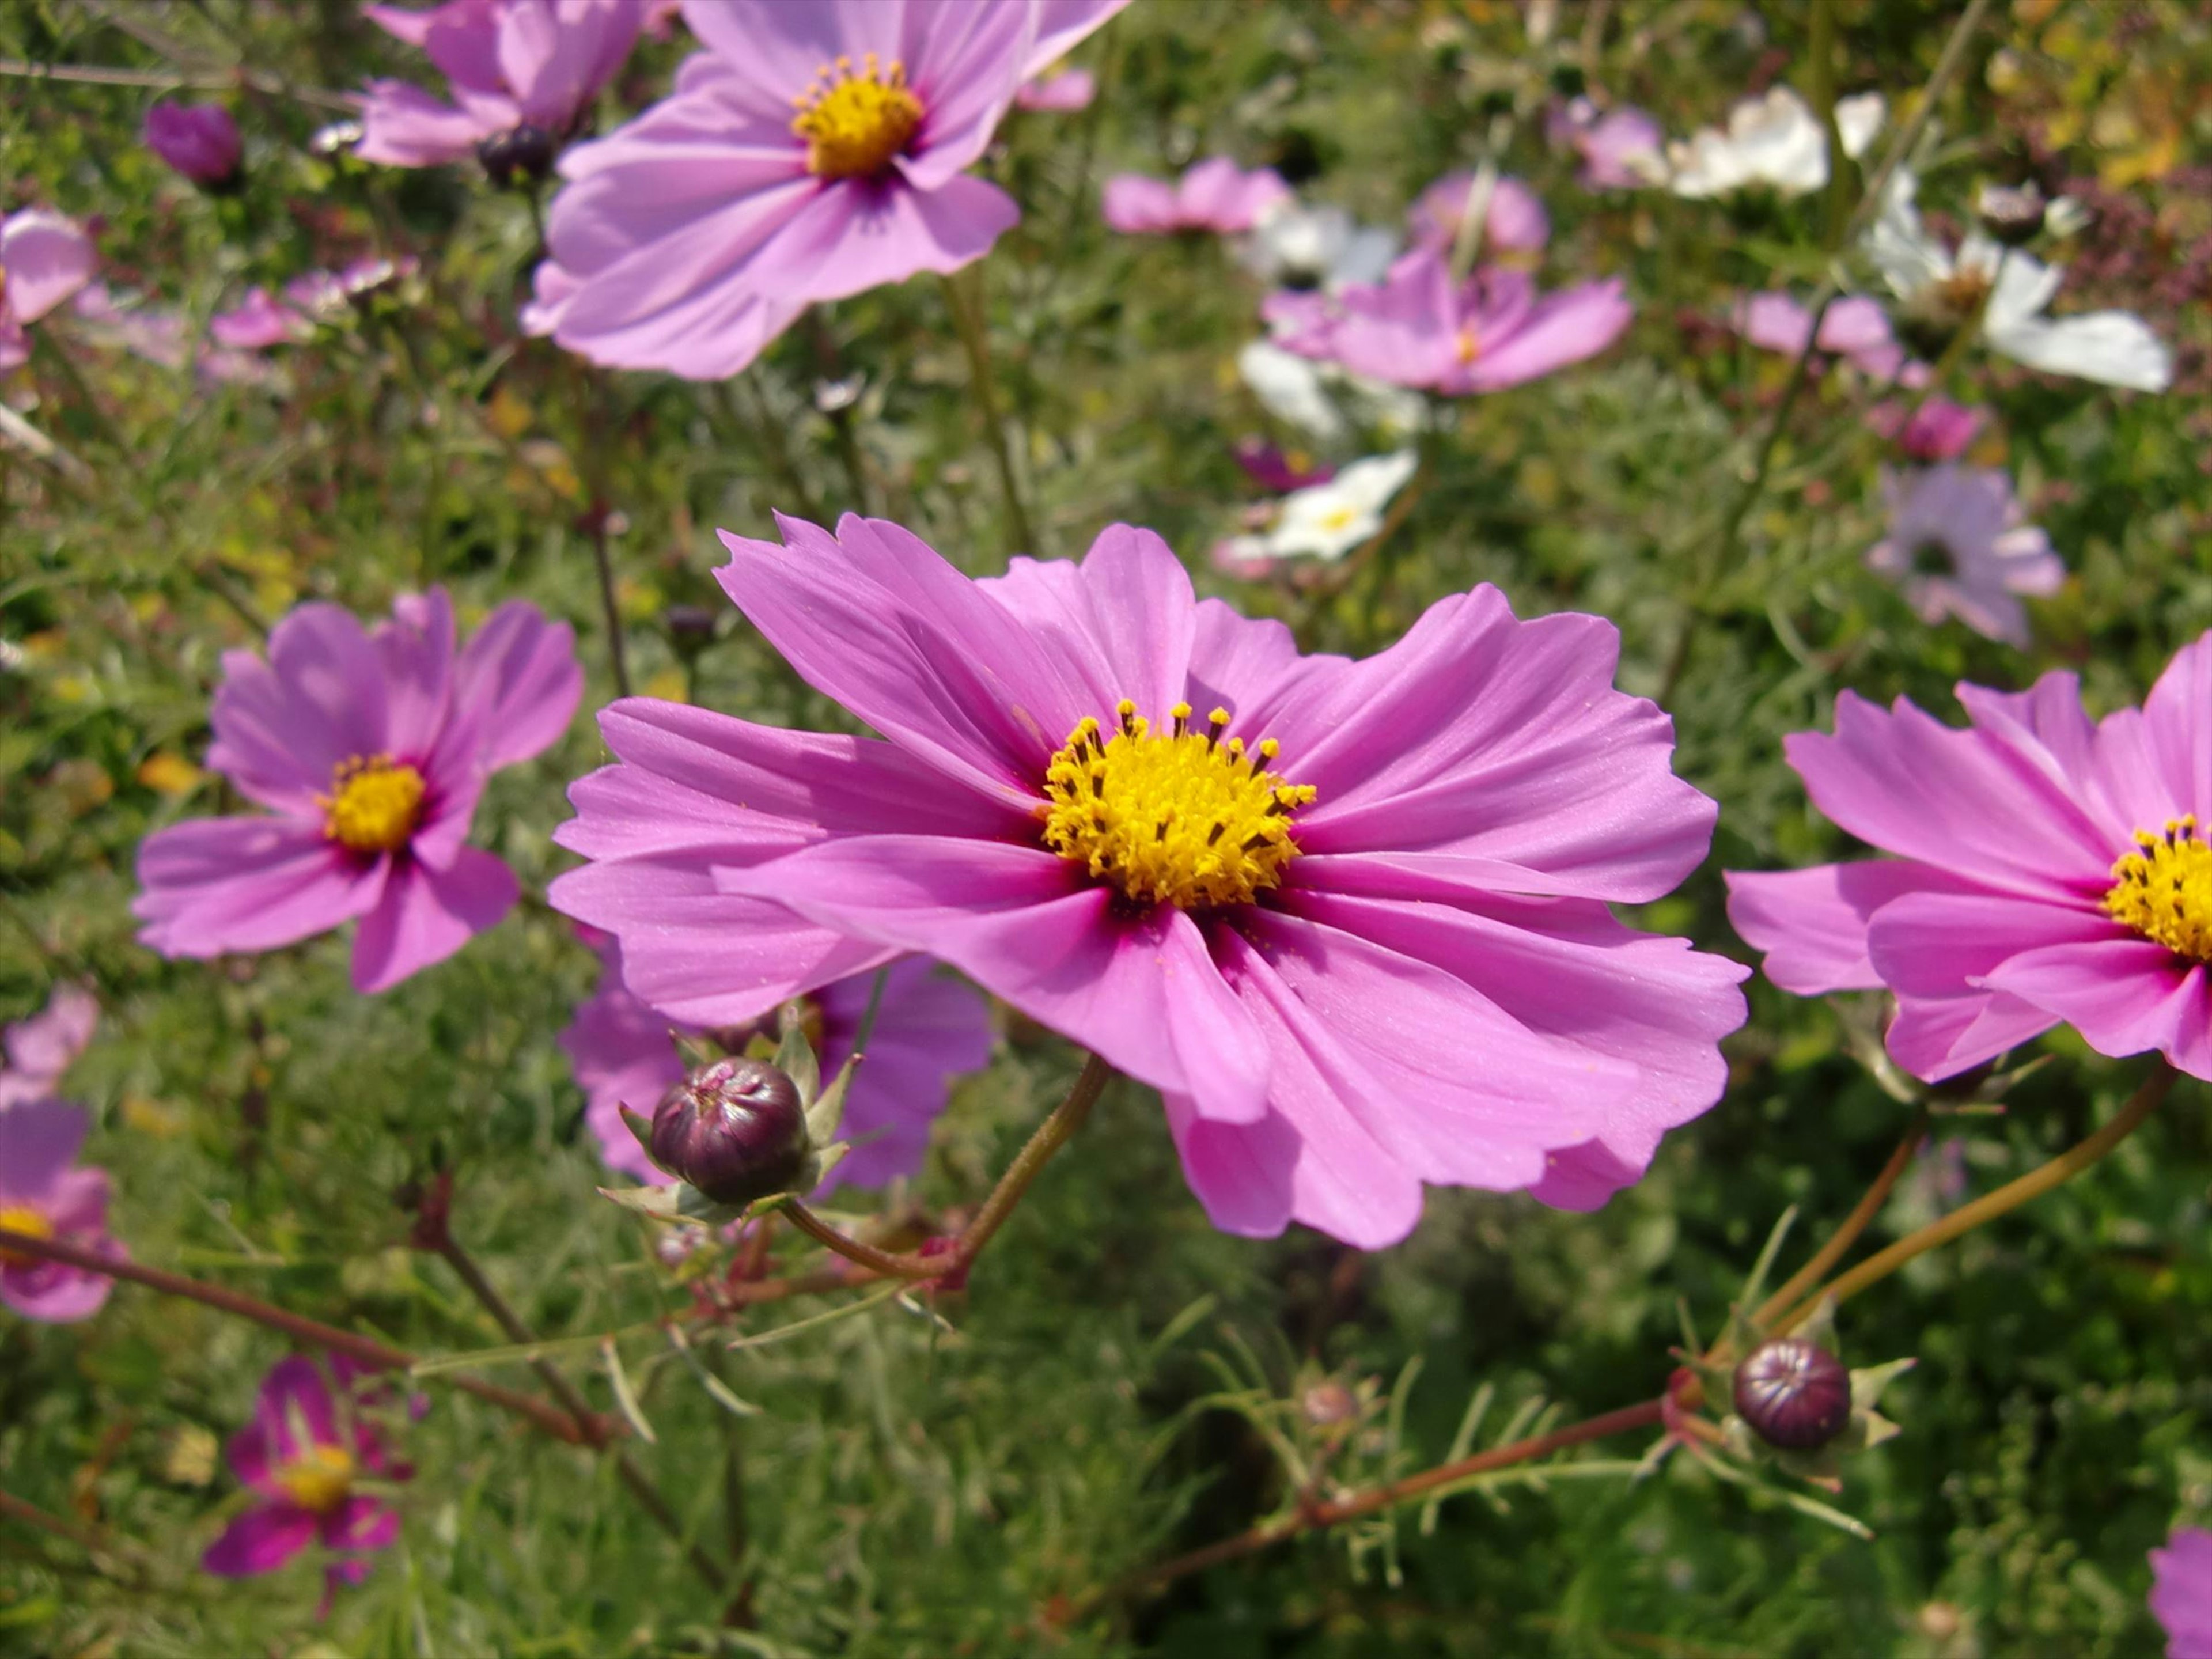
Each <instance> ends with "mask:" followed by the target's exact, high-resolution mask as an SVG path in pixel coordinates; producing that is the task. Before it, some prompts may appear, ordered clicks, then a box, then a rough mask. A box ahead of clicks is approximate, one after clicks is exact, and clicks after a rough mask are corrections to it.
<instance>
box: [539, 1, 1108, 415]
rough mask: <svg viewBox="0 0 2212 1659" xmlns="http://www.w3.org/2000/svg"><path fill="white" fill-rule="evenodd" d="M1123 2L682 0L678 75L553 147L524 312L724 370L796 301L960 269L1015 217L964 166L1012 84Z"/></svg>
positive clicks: (674, 368)
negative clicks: (551, 194) (542, 243)
mask: <svg viewBox="0 0 2212 1659" xmlns="http://www.w3.org/2000/svg"><path fill="white" fill-rule="evenodd" d="M1127 3H1128V0H974V3H970V4H965V5H959V6H944V5H929V4H926V3H922V0H872V3H867V4H848V5H838V6H813V5H805V6H800V5H787V4H783V3H781V0H690V3H689V4H688V5H687V7H686V9H685V12H684V15H685V18H686V20H687V21H689V22H690V25H691V29H692V32H693V33H695V34H696V35H697V36H698V37H699V38H700V40H702V41H703V42H704V43H705V44H706V45H707V46H708V51H706V52H701V53H699V54H698V55H696V57H693V58H690V59H689V60H688V61H687V62H686V63H685V64H684V66H683V68H682V69H681V70H678V73H677V77H676V89H675V91H674V93H673V94H671V96H669V97H668V98H667V99H665V100H663V101H662V102H660V103H659V104H656V105H655V106H653V108H651V109H649V110H647V111H646V112H645V113H644V114H642V115H641V116H639V117H638V118H637V119H635V120H634V121H632V122H630V123H629V125H626V126H624V127H623V128H621V129H620V130H619V131H616V132H613V133H611V134H609V135H608V136H607V137H605V138H602V139H600V140H599V141H598V142H597V143H589V144H584V145H580V146H579V147H578V148H576V149H573V150H571V151H569V152H568V155H565V156H563V157H562V161H561V173H562V177H563V178H564V179H567V180H568V183H567V185H565V186H564V187H563V188H562V191H561V193H560V194H559V195H558V196H557V197H555V198H554V202H553V209H552V213H551V215H550V217H549V219H548V221H547V226H546V241H547V247H548V250H549V252H550V258H548V259H547V260H546V261H545V262H544V264H541V265H539V266H538V274H537V279H536V298H535V300H534V301H533V302H532V304H531V306H530V307H528V308H527V309H526V311H525V312H524V313H523V323H524V326H525V327H526V328H527V329H528V330H529V331H531V332H532V333H535V334H550V335H551V336H552V337H553V338H554V339H555V340H556V341H558V342H559V343H561V344H562V345H563V346H565V347H567V348H568V349H569V350H571V351H574V352H577V353H579V354H580V355H581V356H586V357H588V358H590V359H591V360H592V362H597V363H603V364H605V365H607V366H609V367H611V368H662V369H666V370H669V371H670V372H671V373H673V374H680V375H683V376H684V377H685V378H687V379H690V380H721V379H724V378H726V377H727V376H729V375H732V374H736V373H738V370H740V369H742V368H744V366H745V365H746V364H748V363H750V362H752V360H753V359H754V358H755V357H756V356H759V354H760V352H761V351H762V349H763V348H764V347H765V346H767V344H768V343H769V342H770V341H771V340H773V339H775V337H776V336H777V335H779V334H781V332H782V331H784V330H785V329H786V328H787V327H788V326H789V325H791V323H792V321H793V319H795V318H796V317H797V316H798V315H799V313H800V312H801V311H803V310H805V307H807V306H809V305H810V304H812V303H814V302H815V301H827V300H838V299H842V298H844V297H845V296H846V295H852V294H859V293H861V292H863V291H864V290H866V289H872V288H876V287H879V286H880V285H882V284H884V283H898V282H903V281H905V280H906V279H907V278H908V276H913V275H914V274H915V272H917V271H922V270H935V271H951V270H958V269H959V268H960V267H961V266H963V265H964V264H968V263H969V261H970V260H973V259H976V258H981V256H982V255H983V254H984V253H985V252H988V251H989V249H990V246H991V245H992V243H994V241H996V240H998V238H999V237H1000V234H1002V233H1003V232H1005V231H1006V229H1007V228H1009V227H1011V226H1012V224H1013V223H1014V222H1015V221H1016V220H1017V219H1018V218H1019V217H1020V213H1019V210H1018V209H1017V208H1016V207H1015V205H1014V202H1013V198H1012V197H1009V196H1008V195H1006V192H1005V191H1001V190H1000V189H999V188H998V187H997V186H996V185H990V184H986V183H985V182H984V181H983V180H981V179H974V178H970V177H969V176H967V173H966V169H967V168H968V167H970V166H972V165H973V164H974V163H975V161H976V160H977V158H979V157H980V156H981V155H982V154H983V151H984V149H986V148H987V146H988V145H989V143H990V142H991V135H992V133H993V132H994V131H995V130H996V129H997V126H998V124H999V118H1000V116H1001V115H1003V114H1004V113H1005V112H1006V107H1007V106H1008V105H1010V104H1011V103H1012V101H1013V98H1014V93H1015V90H1016V88H1018V87H1019V86H1020V85H1021V83H1022V82H1023V81H1024V79H1025V78H1027V77H1028V76H1030V75H1031V74H1033V73H1034V72H1035V71H1036V70H1039V69H1041V68H1042V67H1043V66H1044V65H1046V64H1049V63H1051V62H1053V61H1054V59H1056V58H1059V57H1060V55H1061V54H1062V53H1064V52H1066V51H1067V50H1068V48H1069V47H1071V46H1073V45H1074V44H1075V43H1076V42H1077V41H1078V40H1081V39H1082V38H1083V37H1084V36H1085V35H1086V34H1088V33H1090V32H1091V30H1092V29H1094V28H1096V27H1097V26H1098V25H1099V24H1101V23H1103V21H1105V20H1106V19H1107V18H1108V17H1109V16H1110V15H1113V14H1114V13H1115V12H1116V11H1119V10H1120V9H1121V7H1122V6H1124V5H1126V4H1127Z"/></svg>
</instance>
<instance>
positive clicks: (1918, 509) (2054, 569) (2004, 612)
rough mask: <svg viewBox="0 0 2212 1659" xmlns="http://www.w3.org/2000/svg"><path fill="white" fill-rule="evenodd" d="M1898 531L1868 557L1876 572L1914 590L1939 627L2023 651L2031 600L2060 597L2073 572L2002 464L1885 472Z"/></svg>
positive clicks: (1925, 616)
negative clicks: (1947, 620) (1951, 621)
mask: <svg viewBox="0 0 2212 1659" xmlns="http://www.w3.org/2000/svg"><path fill="white" fill-rule="evenodd" d="M1881 493H1882V496H1883V499H1884V500H1885V501H1887V503H1888V507H1889V534H1888V535H1887V536H1886V537H1884V538H1882V539H1881V541H1879V542H1876V543H1875V544H1874V545H1873V546H1872V547H1870V548H1869V549H1868V550H1867V556H1866V560H1867V565H1868V568H1869V569H1872V570H1875V571H1878V572H1880V573H1881V574H1882V575H1885V576H1887V577H1888V578H1889V579H1890V580H1892V581H1894V582H1896V583H1897V584H1898V585H1899V586H1900V587H1902V588H1903V589H1904V590H1905V599H1906V600H1907V601H1908V602H1909V603H1910V604H1911V606H1912V608H1913V609H1914V610H1915V611H1917V612H1919V613H1920V619H1921V620H1922V621H1923V622H1925V623H1931V624H1932V623H1939V622H1941V621H1942V620H1943V618H1944V617H1957V618H1958V619H1959V620H1960V622H1962V623H1966V626H1967V627H1969V628H1971V629H1973V630H1974V631H1975V632H1976V633H1978V634H1983V635H1987V636H1988V637H1990V639H1993V640H2002V641H2004V642H2005V643H2006V644H2007V645H2016V646H2020V647H2022V648H2023V649H2024V648H2025V647H2027V609H2026V607H2024V606H2023V605H2021V602H2020V595H2021V594H2023V593H2036V594H2051V593H2056V592H2057V591H2058V590H2059V589H2060V588H2061V587H2063V586H2065V583H2066V567H2065V566H2064V565H2063V564H2062V563H2061V562H2059V558H2058V555H2057V554H2056V553H2054V552H2053V551H2051V538H2050V537H2048V536H2046V535H2045V534H2044V533H2043V532H2042V531H2041V530H2039V529H2038V528H2037V527H2036V526H2033V525H2032V524H2029V523H2028V522H2027V514H2026V513H2024V512H2023V511H2022V510H2021V505H2020V503H2019V501H2016V500H2015V499H2014V497H2013V493H2012V480H2011V479H2010V478H2008V477H2006V476H2005V475H2004V474H2003V473H2002V472H2001V471H1998V470H1996V468H1994V467H1972V466H1955V465H1946V466H1936V467H1930V468H1929V469H1928V470H1927V471H1924V472H1912V473H1902V474H1900V473H1896V472H1890V471H1884V473H1883V474H1882V480H1881Z"/></svg>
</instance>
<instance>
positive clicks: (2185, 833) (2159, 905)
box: [2105, 814, 2212, 963]
mask: <svg viewBox="0 0 2212 1659" xmlns="http://www.w3.org/2000/svg"><path fill="white" fill-rule="evenodd" d="M2136 846H2137V847H2139V848H2142V851H2140V852H2136V853H2130V854H2127V855H2126V856H2125V857H2124V858H2122V859H2121V860H2119V862H2118V863H2117V864H2115V865H2114V866H2112V890H2111V891H2109V892H2107V893H2106V895H2105V908H2106V910H2108V911H2110V912H2111V913H2112V918H2113V920H2114V921H2118V922H2120V923H2122V924H2124V926H2126V927H2132V928H2134V929H2135V931H2136V932H2137V933H2141V934H2142V936H2143V937H2144V938H2145V939H2149V940H2151V941H2153V942H2154V944H2159V945H2164V946H2166V949H2167V950H2169V951H2172V952H2173V953H2174V954H2175V955H2176V956H2181V957H2189V958H2191V960H2192V961H2196V962H2204V963H2212V847H2207V846H2206V845H2205V844H2204V843H2203V842H2201V841H2199V840H2198V839H2197V819H2196V817H2195V815H2193V814H2192V815H2191V816H2190V817H2185V818H2174V819H2172V820H2170V821H2168V823H2167V824H2166V829H2165V831H2164V832H2163V833H2160V832H2158V831H2154V830H2150V829H2138V830H2136Z"/></svg>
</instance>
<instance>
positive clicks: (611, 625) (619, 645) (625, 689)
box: [585, 496, 629, 697]
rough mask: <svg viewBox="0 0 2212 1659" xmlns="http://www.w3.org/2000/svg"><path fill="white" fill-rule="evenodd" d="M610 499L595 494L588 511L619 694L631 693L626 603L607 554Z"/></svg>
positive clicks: (587, 525)
mask: <svg viewBox="0 0 2212 1659" xmlns="http://www.w3.org/2000/svg"><path fill="white" fill-rule="evenodd" d="M607 513H608V507H607V504H606V502H605V501H604V500H603V499H601V498H599V497H597V496H594V497H593V498H592V504H591V506H590V507H589V508H588V509H586V513H585V528H586V531H587V532H589V533H590V535H591V538H592V564H593V565H594V566H596V567H597V568H598V570H599V615H600V617H602V619H603V620H604V621H605V624H606V630H607V666H608V667H609V668H611V670H613V671H614V677H615V695H616V696H622V697H627V696H629V656H628V654H627V653H626V652H625V650H624V647H623V624H622V607H621V606H620V605H618V604H617V603H616V600H615V570H614V562H613V561H612V560H611V559H610V558H609V557H608V556H607Z"/></svg>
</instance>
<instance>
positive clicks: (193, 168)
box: [143, 104, 244, 190]
mask: <svg viewBox="0 0 2212 1659" xmlns="http://www.w3.org/2000/svg"><path fill="white" fill-rule="evenodd" d="M143 136H144V137H145V140H146V147H147V148H148V149H150V150H152V151H153V152H154V154H155V155H158V156H160V157H161V159H162V160H163V161H167V163H168V164H169V165H170V166H171V167H174V168H175V169H176V170H177V171H178V172H179V173H183V174H184V175H185V178H187V179H191V181H192V182H193V183H194V184H196V185H206V186H207V187H208V188H209V189H210V190H217V189H221V188H222V186H224V185H228V184H230V183H231V182H232V181H233V180H234V179H236V178H237V177H238V163H239V158H240V155H243V154H244V149H243V146H242V145H240V143H239V137H238V123H237V122H235V121H234V120H232V119H231V118H230V112H229V111H228V110H227V109H225V108H223V106H222V105H220V104H156V105H155V106H154V107H153V108H151V109H149V110H148V111H147V112H146V124H145V126H144V128H143Z"/></svg>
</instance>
